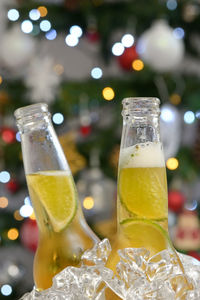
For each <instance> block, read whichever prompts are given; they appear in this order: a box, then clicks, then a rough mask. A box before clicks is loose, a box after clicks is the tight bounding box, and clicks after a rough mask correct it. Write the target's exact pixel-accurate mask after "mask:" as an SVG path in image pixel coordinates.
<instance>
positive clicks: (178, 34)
mask: <svg viewBox="0 0 200 300" xmlns="http://www.w3.org/2000/svg"><path fill="white" fill-rule="evenodd" d="M173 36H174V37H175V39H178V40H180V39H183V38H184V36H185V31H184V30H183V28H181V27H177V28H175V29H174V30H173Z"/></svg>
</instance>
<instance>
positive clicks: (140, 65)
mask: <svg viewBox="0 0 200 300" xmlns="http://www.w3.org/2000/svg"><path fill="white" fill-rule="evenodd" d="M132 68H133V70H135V71H142V70H143V69H144V63H143V61H142V60H141V59H135V60H134V61H133V63H132Z"/></svg>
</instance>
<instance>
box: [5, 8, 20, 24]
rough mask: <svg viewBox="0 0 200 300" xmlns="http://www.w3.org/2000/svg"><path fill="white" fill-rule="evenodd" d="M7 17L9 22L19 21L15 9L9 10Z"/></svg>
mask: <svg viewBox="0 0 200 300" xmlns="http://www.w3.org/2000/svg"><path fill="white" fill-rule="evenodd" d="M7 16H8V19H9V20H10V21H13V22H14V21H17V20H18V19H19V12H18V10H17V9H14V8H13V9H9V11H8V14H7Z"/></svg>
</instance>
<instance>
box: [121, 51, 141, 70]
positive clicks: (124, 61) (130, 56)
mask: <svg viewBox="0 0 200 300" xmlns="http://www.w3.org/2000/svg"><path fill="white" fill-rule="evenodd" d="M137 58H138V53H137V51H136V48H135V46H132V47H130V48H125V50H124V52H123V54H122V55H120V56H118V63H119V65H120V67H121V68H122V69H123V70H126V71H130V70H131V69H132V63H133V61H134V60H136V59H137Z"/></svg>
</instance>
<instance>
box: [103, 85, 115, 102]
mask: <svg viewBox="0 0 200 300" xmlns="http://www.w3.org/2000/svg"><path fill="white" fill-rule="evenodd" d="M102 95H103V97H104V99H105V100H108V101H110V100H113V98H114V97H115V92H114V90H113V89H112V88H111V87H105V88H104V89H103V91H102Z"/></svg>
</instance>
